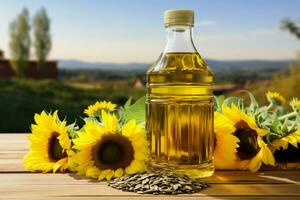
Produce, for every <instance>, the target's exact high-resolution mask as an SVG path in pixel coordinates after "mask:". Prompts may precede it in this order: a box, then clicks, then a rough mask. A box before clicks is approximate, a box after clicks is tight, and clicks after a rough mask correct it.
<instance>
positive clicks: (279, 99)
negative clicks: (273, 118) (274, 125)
mask: <svg viewBox="0 0 300 200" xmlns="http://www.w3.org/2000/svg"><path fill="white" fill-rule="evenodd" d="M266 96H267V99H268V100H269V102H271V103H273V104H275V105H279V106H280V105H282V104H285V102H286V101H285V99H284V98H283V96H281V95H280V94H279V93H278V92H270V91H269V92H268V93H267V94H266Z"/></svg>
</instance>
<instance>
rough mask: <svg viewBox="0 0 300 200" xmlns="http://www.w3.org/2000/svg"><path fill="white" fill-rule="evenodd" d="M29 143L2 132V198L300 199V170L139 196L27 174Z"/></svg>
mask: <svg viewBox="0 0 300 200" xmlns="http://www.w3.org/2000/svg"><path fill="white" fill-rule="evenodd" d="M27 146H28V140H27V139H26V136H25V134H0V197H1V199H2V198H3V199H20V198H22V199H85V200H86V199H120V197H122V199H141V198H142V199H182V197H183V196H184V197H185V199H191V200H192V199H199V198H200V199H241V200H243V199H249V198H250V197H251V198H253V199H275V200H278V199H287V198H289V199H300V190H299V189H300V171H261V172H257V173H251V172H248V171H216V173H215V175H214V176H212V177H209V178H206V179H203V180H202V181H204V182H208V183H210V184H211V187H210V188H208V189H206V190H204V191H202V192H201V193H199V194H194V195H183V196H182V195H181V196H155V197H154V196H151V195H143V196H140V195H137V194H134V193H126V192H121V191H118V190H114V189H112V188H110V187H108V186H107V185H106V183H105V182H98V181H94V180H90V179H86V178H84V177H79V176H77V175H74V174H39V173H28V172H26V170H25V169H24V168H23V167H22V165H21V162H22V158H23V156H24V155H25V153H26V152H27Z"/></svg>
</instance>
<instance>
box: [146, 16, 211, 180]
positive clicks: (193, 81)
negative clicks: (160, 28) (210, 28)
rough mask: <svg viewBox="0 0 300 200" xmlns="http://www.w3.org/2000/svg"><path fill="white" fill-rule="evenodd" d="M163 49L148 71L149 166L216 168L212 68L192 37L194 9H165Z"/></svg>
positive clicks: (193, 171)
mask: <svg viewBox="0 0 300 200" xmlns="http://www.w3.org/2000/svg"><path fill="white" fill-rule="evenodd" d="M164 24H165V28H166V33H167V44H166V47H165V50H164V51H163V53H162V54H161V55H160V57H159V58H158V60H157V61H156V62H155V63H154V64H153V66H152V67H151V68H150V69H149V70H148V72H147V102H146V113H147V114H146V118H147V121H146V127H147V135H148V140H149V143H150V154H151V156H150V159H149V160H148V162H147V169H148V170H150V171H154V170H159V171H169V172H174V173H177V174H185V175H188V176H190V177H192V178H202V177H208V176H211V175H212V174H213V173H214V164H213V150H214V134H213V114H214V107H213V98H212V95H213V93H212V92H213V91H212V85H213V74H212V71H211V70H210V68H209V67H208V66H207V64H206V63H205V62H204V61H203V60H202V58H201V56H200V55H199V53H198V52H197V50H196V48H195V46H194V43H193V33H192V29H193V26H194V12H193V11H192V10H168V11H166V12H165V13H164Z"/></svg>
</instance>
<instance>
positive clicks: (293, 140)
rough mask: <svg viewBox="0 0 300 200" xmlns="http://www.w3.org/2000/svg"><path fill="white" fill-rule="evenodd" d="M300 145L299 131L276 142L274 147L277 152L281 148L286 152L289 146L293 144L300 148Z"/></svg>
mask: <svg viewBox="0 0 300 200" xmlns="http://www.w3.org/2000/svg"><path fill="white" fill-rule="evenodd" d="M298 143H300V130H297V131H295V132H293V133H291V134H289V135H287V136H284V137H282V138H279V139H276V140H274V141H273V142H272V147H273V148H274V149H275V150H279V149H280V148H282V149H283V150H286V149H287V148H288V146H289V144H291V145H292V146H294V147H295V148H298Z"/></svg>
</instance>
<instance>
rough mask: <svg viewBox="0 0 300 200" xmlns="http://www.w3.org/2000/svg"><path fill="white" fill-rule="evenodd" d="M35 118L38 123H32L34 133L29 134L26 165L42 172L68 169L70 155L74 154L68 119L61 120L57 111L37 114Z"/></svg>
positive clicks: (30, 168)
mask: <svg viewBox="0 0 300 200" xmlns="http://www.w3.org/2000/svg"><path fill="white" fill-rule="evenodd" d="M34 120H35V123H36V124H32V125H31V129H32V133H31V134H30V135H28V139H29V141H30V151H29V153H28V154H26V155H25V157H24V159H23V165H24V167H25V168H26V169H28V170H32V171H41V172H49V171H53V172H54V173H55V172H56V171H57V170H59V171H61V172H64V171H66V169H67V168H68V160H69V156H71V155H72V154H73V151H72V150H71V140H70V138H69V136H68V127H67V125H66V121H60V120H59V118H58V115H57V111H55V112H54V113H53V114H51V113H49V114H48V113H46V112H45V111H43V112H42V113H41V114H35V115H34Z"/></svg>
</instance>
